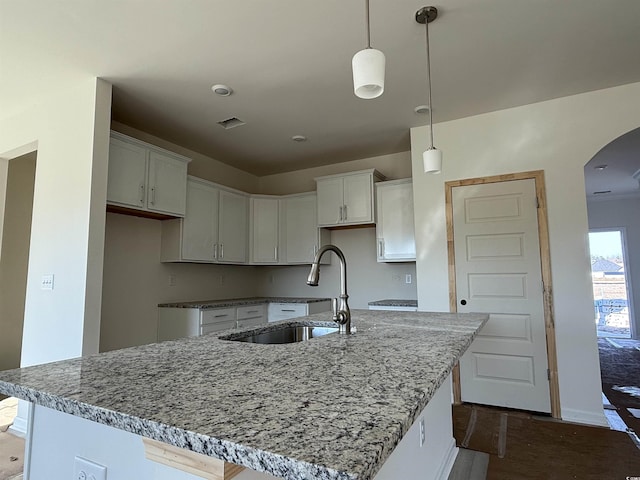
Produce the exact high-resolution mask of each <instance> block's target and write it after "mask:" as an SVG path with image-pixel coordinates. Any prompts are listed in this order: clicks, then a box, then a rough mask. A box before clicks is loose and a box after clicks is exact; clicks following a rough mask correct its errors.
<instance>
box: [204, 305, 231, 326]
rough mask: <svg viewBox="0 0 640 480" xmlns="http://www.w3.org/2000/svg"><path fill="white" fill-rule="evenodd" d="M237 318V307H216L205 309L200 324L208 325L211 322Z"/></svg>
mask: <svg viewBox="0 0 640 480" xmlns="http://www.w3.org/2000/svg"><path fill="white" fill-rule="evenodd" d="M229 320H231V321H234V322H235V320H236V309H235V307H231V308H216V309H215V310H203V311H202V316H201V317H200V325H207V324H209V323H220V322H226V321H229Z"/></svg>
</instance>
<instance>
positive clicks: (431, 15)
mask: <svg viewBox="0 0 640 480" xmlns="http://www.w3.org/2000/svg"><path fill="white" fill-rule="evenodd" d="M436 18H438V9H437V8H436V7H422V8H421V9H420V10H418V11H417V12H416V22H418V23H422V24H424V26H425V31H426V34H427V37H426V38H427V83H428V84H429V105H428V108H429V132H430V140H431V143H430V146H429V148H428V149H426V150H425V151H424V153H423V154H422V163H423V166H424V172H425V173H440V171H441V170H442V150H438V149H437V148H436V147H434V146H433V103H432V102H431V59H430V57H429V23H431V22H433V21H434V20H435V19H436Z"/></svg>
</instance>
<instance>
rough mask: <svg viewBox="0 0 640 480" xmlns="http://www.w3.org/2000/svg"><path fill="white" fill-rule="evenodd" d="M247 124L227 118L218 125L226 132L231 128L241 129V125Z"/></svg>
mask: <svg viewBox="0 0 640 480" xmlns="http://www.w3.org/2000/svg"><path fill="white" fill-rule="evenodd" d="M244 124H245V122H243V121H242V120H240V119H239V118H236V117H231V118H227V119H226V120H220V121H219V122H218V125H220V126H221V127H222V128H224V129H225V130H229V129H230V128H235V127H239V126H240V125H244Z"/></svg>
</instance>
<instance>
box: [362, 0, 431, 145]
mask: <svg viewBox="0 0 640 480" xmlns="http://www.w3.org/2000/svg"><path fill="white" fill-rule="evenodd" d="M367 1H368V0H367ZM424 27H425V31H426V32H427V82H428V84H429V129H430V131H431V147H430V150H432V149H433V105H432V104H431V58H430V55H429V20H428V18H427V19H426V20H425V22H424Z"/></svg>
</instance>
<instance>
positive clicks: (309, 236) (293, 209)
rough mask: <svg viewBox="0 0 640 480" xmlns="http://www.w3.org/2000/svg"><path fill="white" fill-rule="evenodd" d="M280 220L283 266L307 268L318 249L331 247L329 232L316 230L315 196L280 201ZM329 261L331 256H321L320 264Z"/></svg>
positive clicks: (308, 194)
mask: <svg viewBox="0 0 640 480" xmlns="http://www.w3.org/2000/svg"><path fill="white" fill-rule="evenodd" d="M281 218H282V225H281V227H282V228H281V236H282V237H283V242H282V244H283V245H284V250H285V255H284V256H285V263H288V264H296V263H298V264H300V263H301V264H310V263H311V262H313V257H314V256H315V254H316V252H317V251H318V249H319V248H320V247H321V246H322V245H326V244H328V243H331V232H330V231H329V230H325V229H322V228H318V223H317V222H318V221H317V218H318V217H317V196H316V194H315V193H313V192H311V193H305V194H301V195H291V196H287V197H284V198H283V200H282V201H281ZM330 259H331V255H324V256H323V257H322V262H321V263H329V261H330Z"/></svg>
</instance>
